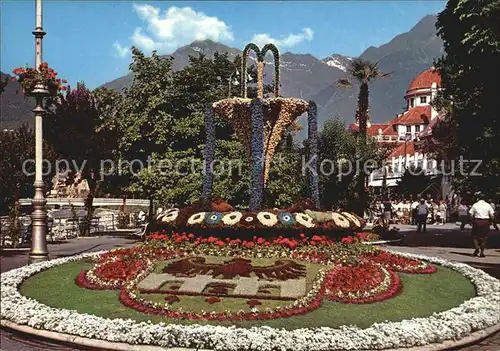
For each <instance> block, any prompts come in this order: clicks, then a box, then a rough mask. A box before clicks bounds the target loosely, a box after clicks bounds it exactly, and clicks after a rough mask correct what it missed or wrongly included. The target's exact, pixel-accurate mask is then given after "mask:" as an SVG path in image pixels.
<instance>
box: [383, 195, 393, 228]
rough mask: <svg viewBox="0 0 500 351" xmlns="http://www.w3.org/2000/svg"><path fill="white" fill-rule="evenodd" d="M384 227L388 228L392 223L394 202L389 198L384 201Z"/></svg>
mask: <svg viewBox="0 0 500 351" xmlns="http://www.w3.org/2000/svg"><path fill="white" fill-rule="evenodd" d="M383 216H384V217H383V221H384V227H386V228H388V227H389V225H390V224H391V217H392V204H391V202H390V201H389V200H386V201H385V202H384V214H383Z"/></svg>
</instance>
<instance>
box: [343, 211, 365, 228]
mask: <svg viewBox="0 0 500 351" xmlns="http://www.w3.org/2000/svg"><path fill="white" fill-rule="evenodd" d="M341 214H342V215H343V216H344V217H346V218H347V220H349V221H351V222H352V223H353V224H354V226H356V227H358V228H359V227H361V222H360V221H359V219H358V217H356V216H355V215H353V214H352V213H349V212H341Z"/></svg>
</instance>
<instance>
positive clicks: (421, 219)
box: [415, 199, 429, 233]
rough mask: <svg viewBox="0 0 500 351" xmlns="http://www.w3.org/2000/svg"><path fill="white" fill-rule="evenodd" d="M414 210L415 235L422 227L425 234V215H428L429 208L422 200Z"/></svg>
mask: <svg viewBox="0 0 500 351" xmlns="http://www.w3.org/2000/svg"><path fill="white" fill-rule="evenodd" d="M415 210H416V212H417V233H420V232H421V231H422V227H423V232H424V233H425V232H426V231H427V215H428V214H429V208H428V207H427V204H426V203H425V200H424V199H421V200H420V203H419V204H418V205H417V208H416V209H415Z"/></svg>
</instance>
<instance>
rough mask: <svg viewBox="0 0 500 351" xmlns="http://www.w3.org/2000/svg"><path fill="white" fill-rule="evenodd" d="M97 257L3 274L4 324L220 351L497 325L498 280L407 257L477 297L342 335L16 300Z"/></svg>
mask: <svg viewBox="0 0 500 351" xmlns="http://www.w3.org/2000/svg"><path fill="white" fill-rule="evenodd" d="M100 254H102V253H95V254H83V255H78V256H73V257H67V258H61V259H57V260H52V261H47V262H42V263H37V264H33V265H29V266H25V267H22V268H19V269H16V270H12V271H9V272H6V273H3V274H2V279H1V284H2V286H1V288H2V289H1V297H2V299H1V318H2V319H6V320H10V321H12V322H14V323H17V324H25V325H29V326H31V327H34V328H38V329H46V330H52V331H57V332H62V333H67V334H72V335H79V336H83V337H88V338H96V339H102V340H108V341H121V342H126V343H129V344H142V345H158V346H162V347H191V348H205V349H220V350H238V349H246V350H272V349H276V348H280V349H283V350H331V349H387V348H405V347H414V346H423V345H427V344H429V343H436V342H437V343H439V342H442V341H444V340H458V339H461V338H463V337H465V336H467V335H469V334H471V333H472V332H474V331H477V330H481V329H485V328H488V327H491V326H493V325H496V324H498V323H499V322H500V317H499V316H500V307H499V306H500V293H499V291H500V282H499V281H498V280H497V279H494V278H492V277H491V276H489V275H487V274H486V273H484V272H483V271H480V270H478V269H474V268H472V267H470V266H468V265H465V264H461V263H452V262H448V261H445V260H441V259H438V258H432V257H424V256H415V255H408V254H402V256H404V257H407V258H409V259H418V260H426V261H429V262H431V263H433V264H439V265H443V266H445V267H450V268H452V269H454V270H456V271H458V272H460V273H461V274H463V275H464V276H465V277H467V278H468V279H470V280H471V281H472V282H473V283H474V285H475V286H476V289H477V295H478V296H477V297H474V298H472V299H470V300H467V301H465V302H464V303H462V304H461V305H460V306H457V307H455V308H452V309H450V310H447V311H444V312H439V313H435V314H434V315H432V316H429V317H427V318H413V319H410V320H404V321H401V322H385V323H377V324H374V325H372V326H371V327H369V328H366V329H360V328H359V327H356V326H346V327H342V328H340V329H332V328H321V329H317V328H314V329H307V328H303V329H296V330H283V329H274V328H270V327H254V328H249V329H247V328H237V327H224V326H220V325H176V324H168V325H165V324H150V323H146V322H136V321H133V320H130V319H128V320H125V319H107V318H101V317H97V316H93V315H88V314H80V313H77V312H75V311H71V310H64V309H57V308H51V307H48V306H46V305H43V304H41V303H39V302H37V301H35V300H32V299H28V298H26V297H24V296H22V295H20V293H19V292H18V286H19V285H20V284H21V283H22V282H23V281H24V280H26V279H27V278H29V277H30V276H32V275H34V274H36V273H38V272H40V271H42V270H45V269H49V268H51V267H55V266H58V265H61V264H64V263H67V262H71V261H76V260H81V259H83V258H96V259H97V258H98V257H99V255H100ZM108 255H109V254H108ZM115 255H116V254H115Z"/></svg>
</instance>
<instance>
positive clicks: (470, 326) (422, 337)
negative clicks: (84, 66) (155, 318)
mask: <svg viewBox="0 0 500 351" xmlns="http://www.w3.org/2000/svg"><path fill="white" fill-rule="evenodd" d="M184 237H185V238H184ZM353 240H354V239H353ZM221 243H222V244H221ZM292 247H293V248H292ZM207 254H208V255H222V256H225V257H234V259H233V260H232V261H231V263H227V264H224V265H222V266H218V268H219V269H220V271H219V272H222V273H221V274H225V276H226V277H231V276H235V275H238V276H246V275H247V274H248V273H249V267H250V268H251V269H253V270H254V271H255V272H258V270H255V267H253V266H252V265H251V257H256V256H258V255H259V254H260V255H261V256H265V255H268V257H273V258H274V257H280V258H281V260H285V261H283V262H278V261H277V262H275V266H277V267H278V266H279V267H281V266H287V267H288V268H287V269H286V270H282V269H281V268H280V269H278V270H276V272H281V273H282V274H285V275H284V277H286V278H290V277H292V278H293V277H295V278H296V277H297V276H300V275H301V273H300V272H301V268H300V264H301V262H315V263H319V264H321V265H322V266H324V269H323V270H321V272H320V273H319V274H318V279H317V280H316V281H315V284H313V288H311V289H310V290H309V291H307V292H306V296H309V298H308V300H307V301H304V300H301V298H299V299H297V300H296V301H298V300H301V302H300V303H298V304H295V305H294V303H292V304H291V305H290V306H288V307H286V308H283V309H282V311H281V312H279V314H275V315H273V313H276V311H267V310H260V309H259V308H260V306H261V304H262V300H261V299H257V298H251V297H248V298H247V300H246V304H247V305H248V308H249V309H251V311H250V312H241V313H239V312H236V313H234V312H233V313H222V314H221V313H204V314H203V313H193V312H186V311H182V310H179V309H175V308H173V306H175V304H178V303H179V296H181V295H175V294H168V295H166V296H165V298H164V301H165V305H164V306H161V309H158V308H157V307H154V306H151V305H147V304H144V303H141V304H140V305H141V306H137V307H139V308H137V309H138V310H140V311H143V312H146V313H150V312H153V310H150V309H154V312H157V311H163V312H162V313H165V314H167V315H168V316H170V317H174V318H188V319H195V320H196V319H198V320H200V319H203V320H235V319H241V318H242V317H249V318H250V319H258V318H261V319H266V318H271V317H272V318H283V317H290V316H293V315H296V314H301V313H307V312H308V311H309V310H310V309H314V308H317V305H319V304H321V301H322V300H324V299H326V300H335V301H340V302H347V303H371V302H374V301H380V300H381V299H386V298H389V297H391V296H393V295H394V294H397V293H398V292H399V291H400V289H401V288H402V289H404V286H402V285H401V284H400V282H399V279H398V278H397V275H396V274H395V271H397V270H401V269H402V270H403V271H405V272H406V273H431V271H432V269H433V267H434V266H433V264H438V265H442V266H444V267H449V268H452V269H454V270H456V271H458V272H459V273H461V274H463V275H464V276H465V277H466V278H468V279H470V280H471V282H472V283H473V284H474V285H475V287H476V291H477V296H476V297H474V298H472V299H469V300H467V301H465V302H463V303H462V304H461V305H460V306H457V307H455V308H452V309H449V310H447V311H444V312H439V313H434V314H433V315H431V316H429V317H427V318H413V319H410V320H403V321H401V322H384V323H376V324H373V325H372V326H371V327H369V328H366V329H361V328H359V327H356V326H345V327H342V328H339V329H333V328H326V327H324V328H320V329H318V328H313V329H308V328H302V329H295V330H284V329H274V328H271V327H266V326H262V327H252V328H237V327H234V326H233V327H224V326H220V325H177V324H163V323H160V324H151V323H146V322H136V321H133V320H124V319H107V318H102V317H97V316H93V315H87V314H80V313H77V312H75V311H71V310H65V309H57V308H51V307H49V306H46V305H43V304H42V303H39V302H37V301H35V300H32V299H29V298H26V297H24V296H22V295H21V294H20V293H19V291H18V288H19V285H20V284H21V283H22V282H23V281H24V280H26V279H28V278H29V277H31V276H32V275H34V274H36V273H38V272H41V271H43V270H46V269H49V268H52V267H55V266H57V265H61V264H64V263H67V262H71V261H76V260H81V259H83V258H91V259H93V260H94V261H95V262H96V265H95V266H94V267H93V268H92V269H91V270H89V271H88V272H82V273H80V274H79V275H78V277H77V278H76V281H77V284H79V285H82V286H85V287H86V288H89V289H103V288H105V289H120V291H121V293H120V299H121V301H122V302H123V303H125V304H126V305H128V304H127V303H130V304H136V303H137V302H138V301H139V302H140V299H138V298H137V296H134V292H135V291H136V290H135V286H136V285H135V284H136V283H137V282H140V281H142V279H143V278H144V275H146V274H147V273H145V272H148V269H150V267H152V266H154V262H158V261H159V260H164V259H165V258H168V259H170V261H168V262H171V263H176V262H177V264H174V265H170V266H167V267H166V268H165V270H166V271H167V272H169V273H171V274H173V273H179V274H184V273H187V275H189V273H191V272H192V271H190V270H191V269H193V267H196V264H203V263H204V262H203V261H202V260H200V258H196V257H199V256H200V255H207ZM231 254H233V255H231ZM238 257H241V258H238ZM244 257H246V258H244ZM188 259H189V260H188ZM193 260H194V261H193ZM179 262H181V263H179ZM186 262H187V263H186ZM189 262H191V263H189ZM290 262H295V263H293V264H291V263H290ZM188 263H189V264H188ZM252 267H253V268H252ZM431 267H432V268H431ZM266 269H267V268H266ZM283 272H287V273H283ZM268 273H269V272H268ZM214 274H215V273H214ZM260 274H265V273H262V271H261V273H260ZM273 274H274V273H273ZM264 288H265V287H264ZM210 289H211V291H212V292H213V293H210V294H209V296H203V297H201V298H202V299H204V301H206V303H207V304H209V305H212V306H217V305H218V304H221V303H223V302H224V299H225V297H224V295H225V294H227V291H228V289H230V288H229V287H228V286H227V285H224V284H220V283H212V284H211V285H210ZM499 292H500V282H499V281H498V280H497V279H494V278H492V277H491V276H489V275H487V274H486V273H484V272H483V271H480V270H477V269H474V268H472V267H470V266H468V265H465V264H461V263H452V262H448V261H445V260H441V259H438V258H432V257H425V256H416V255H408V254H396V253H392V252H385V251H379V250H378V249H376V248H373V247H372V246H369V245H368V246H367V245H352V244H343V243H333V242H332V241H331V240H330V239H328V238H326V237H321V236H315V237H310V238H307V237H302V238H300V239H294V240H290V239H287V238H276V239H274V240H273V241H271V242H270V241H267V240H265V239H263V238H255V240H253V241H250V242H248V241H247V242H245V243H244V242H243V241H241V240H240V241H239V242H238V239H234V240H232V239H229V240H222V239H219V238H197V237H195V236H194V235H189V234H188V235H182V234H174V235H170V236H169V237H168V239H167V238H166V236H165V235H161V234H156V238H154V239H152V240H151V241H150V242H149V243H148V244H147V245H144V246H141V247H137V248H132V249H121V250H114V251H109V252H100V253H93V254H83V255H78V256H73V257H68V258H61V259H56V260H52V261H47V262H42V263H37V264H33V265H29V266H25V267H22V268H19V269H16V270H12V271H9V272H6V273H3V274H2V276H1V298H2V299H1V318H2V319H5V320H9V321H12V322H14V323H17V324H25V325H29V326H31V327H34V328H38V329H46V330H52V331H57V332H62V333H68V334H72V335H79V336H83V337H88V338H97V339H102V340H108V341H121V342H126V343H129V344H143V345H158V346H162V347H190V348H204V349H221V350H239V349H245V350H274V349H277V348H279V349H282V350H331V349H386V348H405V347H413V346H422V345H427V344H429V343H436V342H442V341H444V340H457V339H460V338H463V337H465V336H467V335H469V334H470V333H472V332H474V331H477V330H481V329H485V328H488V327H490V326H493V325H496V324H498V323H499V322H500V317H499V316H500V293H499ZM320 297H321V298H320ZM130 307H133V306H130ZM171 307H172V308H171ZM410 331H411V332H410Z"/></svg>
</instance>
